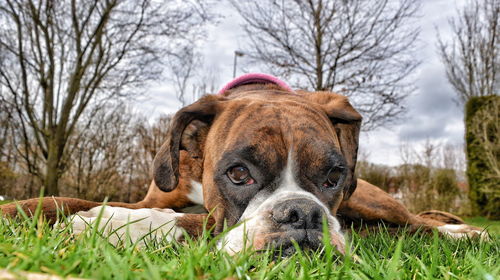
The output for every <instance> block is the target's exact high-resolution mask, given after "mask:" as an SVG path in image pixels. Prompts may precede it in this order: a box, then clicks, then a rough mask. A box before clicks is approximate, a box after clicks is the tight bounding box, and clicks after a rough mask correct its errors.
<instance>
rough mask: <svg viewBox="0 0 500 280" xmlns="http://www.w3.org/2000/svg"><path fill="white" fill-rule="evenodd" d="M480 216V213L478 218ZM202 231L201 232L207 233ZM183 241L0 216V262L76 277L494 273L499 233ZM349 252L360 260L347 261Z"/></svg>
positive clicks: (458, 275) (11, 267)
mask: <svg viewBox="0 0 500 280" xmlns="http://www.w3.org/2000/svg"><path fill="white" fill-rule="evenodd" d="M478 222H480V221H478ZM483 222H484V221H483ZM207 236H208V235H207ZM207 236H205V237H203V238H200V239H198V240H196V241H193V240H189V239H188V240H187V241H185V242H184V243H183V244H172V243H167V242H165V243H160V244H149V245H148V246H147V247H146V248H142V249H139V248H137V247H136V246H134V245H133V244H125V245H122V246H119V247H113V246H112V245H110V244H109V243H108V242H106V239H105V238H102V237H101V236H100V234H99V232H98V231H90V232H89V234H88V235H87V236H83V235H82V236H79V237H75V236H72V235H71V232H70V231H69V229H68V228H65V229H57V228H52V227H50V226H48V225H47V224H46V223H44V222H40V221H38V220H32V219H27V220H22V221H21V220H17V221H6V220H2V222H1V223H0V267H1V268H6V269H7V270H9V271H13V272H16V271H32V272H43V273H49V274H56V275H60V276H76V277H82V278H94V279H104V278H114V279H225V278H226V279H227V278H229V279H231V278H236V279H316V278H318V279H332V278H333V279H334V278H342V279H434V278H439V279H487V280H489V279H492V280H493V279H498V277H499V276H500V264H499V260H500V238H499V237H498V235H496V236H493V238H492V240H491V241H489V242H481V241H478V240H468V239H464V240H459V241H457V240H450V239H446V238H440V237H438V236H437V234H434V235H432V234H431V235H423V234H421V235H419V234H417V235H409V234H406V233H404V232H402V233H401V234H400V235H398V236H397V237H394V236H390V235H389V234H388V233H387V232H385V231H384V229H381V230H380V232H379V233H376V234H373V235H371V236H368V237H363V238H361V237H359V236H357V235H356V234H353V235H352V236H351V237H350V239H351V241H350V243H351V248H352V253H348V255H347V256H346V257H339V256H338V255H337V254H336V253H335V251H334V250H333V249H332V248H331V247H330V246H328V245H327V246H326V247H325V249H324V250H323V251H321V252H298V253H297V254H295V255H293V256H291V257H288V258H284V259H282V258H278V259H275V257H274V255H275V254H274V253H275V252H274V253H273V252H266V253H261V254H257V253H255V252H251V251H247V252H244V253H240V254H238V255H236V256H233V257H231V256H228V255H227V254H225V253H222V252H219V251H217V249H216V248H215V240H213V239H211V238H209V237H207ZM351 254H356V255H357V256H358V257H359V259H360V261H359V262H355V261H353V258H352V257H351Z"/></svg>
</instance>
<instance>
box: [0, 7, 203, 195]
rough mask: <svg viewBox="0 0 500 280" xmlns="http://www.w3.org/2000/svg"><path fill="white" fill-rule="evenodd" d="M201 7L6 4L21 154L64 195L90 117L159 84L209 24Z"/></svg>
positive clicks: (1, 63) (8, 68)
mask: <svg viewBox="0 0 500 280" xmlns="http://www.w3.org/2000/svg"><path fill="white" fill-rule="evenodd" d="M200 5H201V4H200V3H198V2H182V1H174V0H172V1H168V0H167V1H150V0H139V1H135V0H134V1H132V0H103V1H101V0H90V1H76V0H61V1H50V0H45V1H44V0H39V1H35V0H27V1H23V0H0V50H1V56H0V87H1V90H0V92H1V93H2V102H7V103H8V106H9V107H10V108H12V111H13V119H14V120H15V122H16V123H17V124H16V125H17V132H18V133H19V137H20V138H21V140H22V143H21V144H22V145H18V146H17V148H18V152H19V154H20V155H21V156H22V158H23V160H24V161H25V164H26V167H27V169H28V171H29V172H30V173H31V174H33V175H35V176H36V177H38V178H39V179H40V181H41V182H42V184H43V185H44V186H45V188H46V193H47V194H50V195H57V194H58V192H59V190H58V181H59V178H60V177H61V175H62V174H63V173H64V172H65V170H66V167H67V166H68V162H67V160H68V149H69V148H68V139H69V138H70V136H71V135H72V133H73V132H74V130H75V128H76V127H77V124H78V122H79V120H80V118H81V116H82V114H83V113H84V111H85V110H86V109H87V107H89V104H93V107H94V108H97V107H98V106H99V104H104V103H105V102H106V101H107V100H110V99H114V98H117V97H123V96H130V95H131V94H134V93H137V92H139V90H138V89H139V87H140V86H141V85H144V84H145V83H146V82H148V81H151V80H155V79H158V78H159V77H160V75H161V73H162V69H163V67H162V64H163V63H165V60H166V59H168V57H169V55H170V54H173V53H175V51H176V50H177V47H178V46H179V44H180V42H182V41H183V40H186V41H189V40H187V39H189V38H191V37H192V34H193V33H194V32H199V30H200V29H199V27H200V25H202V24H203V23H204V22H205V21H206V20H207V19H209V18H208V17H206V15H205V14H203V11H204V10H205V9H204V8H203V7H200Z"/></svg>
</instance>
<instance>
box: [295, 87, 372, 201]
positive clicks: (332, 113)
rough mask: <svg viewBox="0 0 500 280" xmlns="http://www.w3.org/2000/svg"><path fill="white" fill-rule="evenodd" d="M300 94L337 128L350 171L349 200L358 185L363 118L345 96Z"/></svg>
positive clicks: (347, 195)
mask: <svg viewBox="0 0 500 280" xmlns="http://www.w3.org/2000/svg"><path fill="white" fill-rule="evenodd" d="M298 93H300V94H303V95H304V97H305V98H306V99H308V100H309V101H312V102H313V103H316V104H318V105H320V107H321V108H322V109H323V110H324V111H325V113H326V114H327V116H328V117H329V118H330V120H331V122H332V124H333V127H334V128H335V132H336V133H337V137H338V139H339V142H340V149H341V151H342V154H343V155H344V157H345V160H346V162H347V166H348V168H349V169H350V172H349V174H348V178H347V182H346V183H347V189H345V192H344V199H348V198H349V197H350V196H351V194H352V193H353V192H354V190H355V189H356V184H357V180H356V175H355V174H354V169H355V168H356V160H357V156H358V142H359V130H360V127H361V120H362V117H361V115H360V114H359V113H358V112H357V111H356V110H355V109H354V108H353V107H352V106H351V104H350V103H349V100H348V99H347V98H346V97H345V96H342V95H339V94H335V93H332V92H323V91H320V92H306V91H298Z"/></svg>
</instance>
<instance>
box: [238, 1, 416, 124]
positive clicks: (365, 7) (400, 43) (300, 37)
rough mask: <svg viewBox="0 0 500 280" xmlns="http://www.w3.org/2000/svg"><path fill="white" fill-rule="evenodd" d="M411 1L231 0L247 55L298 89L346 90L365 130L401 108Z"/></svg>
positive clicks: (411, 39)
mask: <svg viewBox="0 0 500 280" xmlns="http://www.w3.org/2000/svg"><path fill="white" fill-rule="evenodd" d="M418 2H419V1H414V0H398V1H390V0H370V1H367V0H349V1H346V0H330V1H323V0H307V1H301V0H282V1H275V0H263V1H237V0H231V3H232V5H233V6H234V7H235V8H236V10H237V11H238V12H239V14H240V15H241V16H242V17H243V19H244V20H245V25H244V28H245V31H246V33H247V36H248V38H249V39H250V43H249V47H248V48H247V49H245V50H244V51H245V53H246V54H249V56H250V57H251V58H253V59H254V60H255V61H256V62H261V63H264V64H265V65H267V66H268V68H269V70H270V71H271V72H273V73H274V74H277V75H279V76H285V77H289V78H291V79H292V81H295V83H296V84H297V85H299V87H300V86H301V87H308V88H309V89H314V90H333V91H337V92H341V93H343V94H345V95H348V96H350V98H351V100H352V101H353V102H354V104H356V108H357V109H359V110H360V111H361V112H362V114H363V117H364V129H365V130H366V129H372V128H375V127H377V126H380V125H382V124H387V123H389V122H391V121H394V120H395V117H396V116H398V115H399V114H401V113H402V112H404V111H405V108H404V106H403V100H404V99H405V97H406V96H407V94H408V93H410V92H412V90H413V87H412V86H411V85H410V80H409V76H410V74H411V73H412V72H413V70H414V69H415V67H416V66H417V65H418V61H416V60H415V58H414V56H413V57H412V50H413V49H414V46H415V40H416V38H417V36H418V33H419V31H418V29H417V28H415V26H416V25H412V19H413V18H414V17H415V15H416V13H417V11H418V8H419V4H418Z"/></svg>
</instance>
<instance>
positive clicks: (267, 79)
mask: <svg viewBox="0 0 500 280" xmlns="http://www.w3.org/2000/svg"><path fill="white" fill-rule="evenodd" d="M253 83H261V84H263V83H264V84H267V83H271V84H276V85H278V86H280V87H282V88H284V89H285V90H288V91H291V92H293V89H292V88H291V87H290V86H288V85H287V84H286V83H285V82H283V81H282V80H280V79H278V78H276V77H274V76H272V75H268V74H262V73H249V74H245V75H242V76H239V77H238V78H235V79H233V80H232V81H230V82H229V83H227V84H226V85H225V86H224V87H223V88H222V89H221V90H219V93H218V94H223V93H224V92H226V91H227V90H230V89H232V88H235V87H237V86H242V85H248V84H253Z"/></svg>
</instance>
